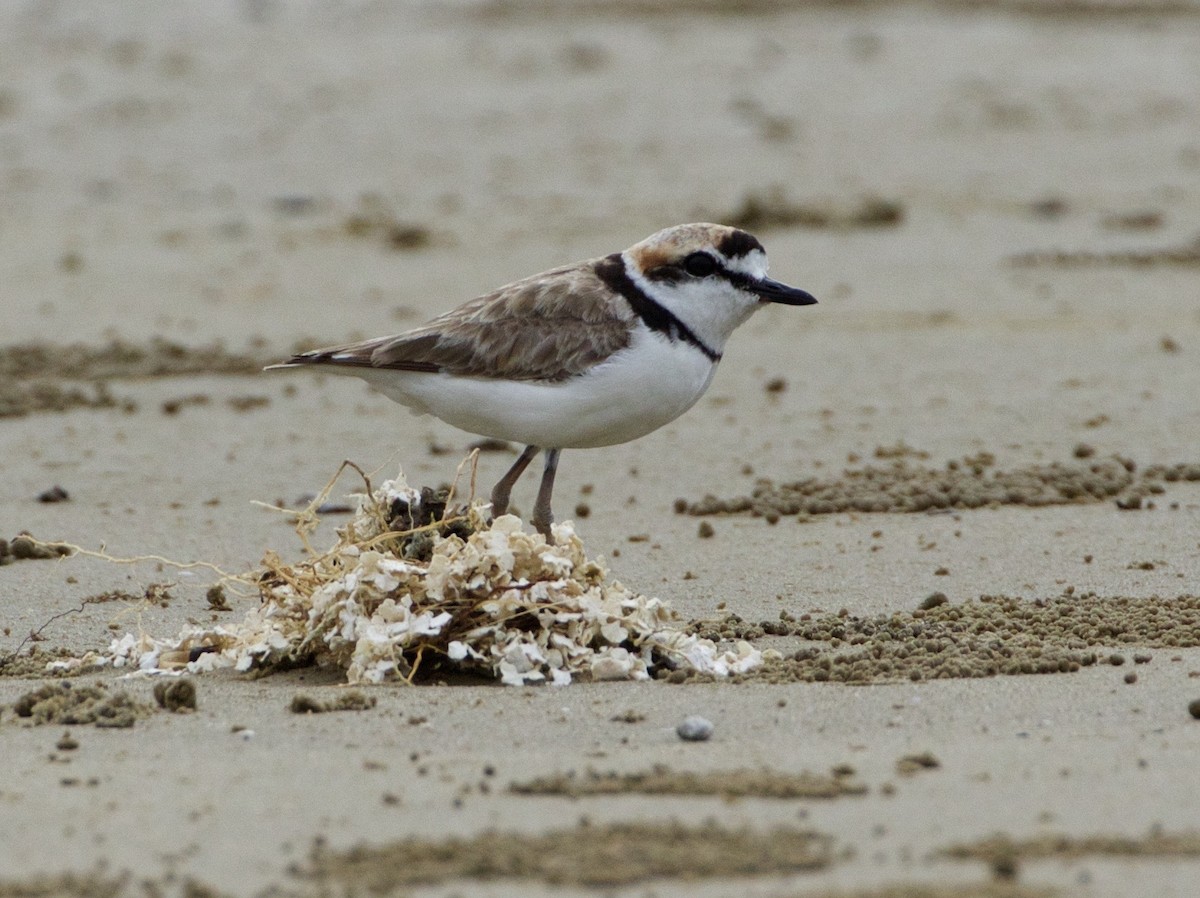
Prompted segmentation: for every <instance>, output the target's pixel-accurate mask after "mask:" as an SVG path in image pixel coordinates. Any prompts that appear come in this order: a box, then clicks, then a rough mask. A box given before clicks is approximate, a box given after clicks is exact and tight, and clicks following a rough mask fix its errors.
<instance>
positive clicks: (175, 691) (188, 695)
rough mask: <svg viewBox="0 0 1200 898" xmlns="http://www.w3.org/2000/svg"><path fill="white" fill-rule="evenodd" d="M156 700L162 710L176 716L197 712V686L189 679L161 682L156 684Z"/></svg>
mask: <svg viewBox="0 0 1200 898" xmlns="http://www.w3.org/2000/svg"><path fill="white" fill-rule="evenodd" d="M154 700H155V701H156V702H158V706H159V707H160V708H165V709H166V710H168V711H173V712H174V713H176V714H190V713H191V712H192V711H195V710H196V684H195V683H193V682H192V681H191V680H189V679H188V678H187V677H182V678H180V679H178V680H159V681H158V682H157V683H155V684H154Z"/></svg>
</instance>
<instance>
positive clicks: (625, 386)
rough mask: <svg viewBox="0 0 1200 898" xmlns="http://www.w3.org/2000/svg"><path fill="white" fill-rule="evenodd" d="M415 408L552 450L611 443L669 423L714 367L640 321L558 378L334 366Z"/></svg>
mask: <svg viewBox="0 0 1200 898" xmlns="http://www.w3.org/2000/svg"><path fill="white" fill-rule="evenodd" d="M328 370H332V371H336V372H338V373H341V374H353V375H356V376H358V377H361V378H362V379H363V380H365V381H367V383H369V384H370V385H371V386H372V387H374V388H375V389H377V390H379V392H381V393H383V394H384V395H385V396H387V397H388V398H390V399H394V400H395V401H396V402H399V403H401V404H402V405H406V406H408V407H409V408H411V409H413V410H414V411H416V412H421V413H428V414H431V415H434V416H435V417H437V418H441V419H442V420H443V421H445V422H446V423H447V424H452V425H454V426H455V427H458V428H460V429H462V430H465V431H468V432H469V433H476V434H480V435H481V436H486V437H494V438H495V439H500V440H511V441H512V442H516V443H524V444H527V445H531V446H541V447H543V448H548V449H549V448H554V449H587V448H594V447H596V446H612V445H614V444H616V443H625V442H628V441H629V440H634V439H637V438H638V437H641V436H645V435H646V434H648V433H650V432H651V431H653V430H657V429H658V428H659V427H662V426H663V425H664V424H666V423H668V422H670V421H674V420H675V419H676V418H678V417H679V416H680V415H682V414H683V413H684V412H686V411H687V410H688V409H689V408H691V407H692V406H693V405H694V404H695V403H696V400H697V399H699V398H700V397H701V396H702V395H703V394H704V391H705V390H706V389H708V385H709V383H710V382H711V381H712V377H713V373H714V371H715V370H716V365H715V364H713V363H712V362H711V361H709V359H708V358H707V357H706V356H705V355H704V354H703V353H702V352H700V350H698V349H696V348H695V347H694V346H691V345H689V344H687V343H683V342H681V341H676V342H672V341H670V340H668V339H666V338H665V337H663V336H661V335H659V334H657V333H654V332H652V331H650V330H649V329H647V328H646V327H644V326H641V325H639V326H638V328H637V329H636V330H635V331H634V339H633V342H632V343H631V344H630V346H629V347H628V348H627V349H624V350H622V351H621V352H618V353H616V354H615V355H613V356H612V358H610V359H608V360H607V361H605V362H602V363H600V364H599V365H596V366H594V367H593V368H590V369H589V370H588V371H587V372H586V373H584V374H581V375H580V376H578V377H573V378H570V379H569V380H566V381H562V382H559V383H546V382H541V381H506V380H494V379H490V378H484V377H455V376H453V375H450V374H425V373H420V372H411V371H395V370H389V369H382V368H376V369H373V368H337V367H331V368H330V369H328Z"/></svg>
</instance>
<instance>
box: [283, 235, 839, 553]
mask: <svg viewBox="0 0 1200 898" xmlns="http://www.w3.org/2000/svg"><path fill="white" fill-rule="evenodd" d="M815 302H816V300H815V299H814V298H813V297H812V296H811V295H810V294H809V293H807V292H805V291H804V290H799V289H797V288H795V287H789V286H787V285H786V284H781V283H779V282H778V281H774V280H771V279H770V278H768V277H767V255H766V252H765V251H764V250H763V247H762V244H761V243H759V242H758V240H757V239H755V238H754V237H753V236H751V235H750V234H748V233H746V232H745V231H742V230H739V229H737V228H731V227H726V226H724V225H717V224H706V223H702V224H684V225H677V226H675V227H672V228H667V229H666V230H663V231H659V232H658V233H657V234H653V235H651V236H650V237H647V238H646V239H645V240H643V241H641V242H640V243H636V244H634V245H633V246H631V247H630V248H629V249H627V250H625V251H624V252H620V253H613V254H612V255H609V256H604V257H602V258H599V259H589V260H587V261H585V262H576V263H575V264H573V265H566V266H563V267H562V268H554V269H551V270H550V271H547V272H544V273H542V274H536V275H534V276H533V277H529V278H525V279H524V280H520V281H517V282H516V283H513V284H509V285H508V286H506V287H501V288H500V289H498V290H496V291H494V292H492V293H488V294H486V295H484V296H480V297H479V298H477V299H473V300H471V301H470V302H468V303H465V304H464V305H461V306H459V307H458V308H456V309H453V310H452V311H449V312H446V313H445V314H443V315H440V316H438V317H437V318H434V319H433V320H432V321H430V322H429V323H428V324H425V325H423V326H421V327H418V328H416V329H414V330H410V331H408V332H406V333H403V334H398V335H396V336H392V337H379V338H377V339H374V340H365V341H363V342H361V343H352V344H349V345H345V346H334V347H330V348H328V349H317V350H313V351H311V352H303V353H300V354H299V355H295V356H293V357H292V358H290V359H289V360H288V361H286V362H283V363H281V364H278V365H271V366H270V368H295V367H303V366H310V365H313V366H320V367H321V368H322V369H324V370H329V371H334V372H338V373H342V374H353V375H355V376H357V377H361V378H362V379H363V380H365V381H367V383H369V384H370V385H371V386H373V387H374V388H375V389H377V390H379V391H380V392H381V393H383V394H384V395H385V396H388V397H389V398H391V399H394V400H395V401H396V402H399V403H401V404H402V405H406V406H408V407H409V408H410V409H412V410H414V411H416V412H419V413H428V414H431V415H434V416H435V417H438V418H441V419H442V420H443V421H445V422H446V423H447V424H452V425H454V426H455V427H458V428H460V429H462V430H466V431H469V432H471V433H476V434H480V435H482V436H486V437H493V438H495V439H500V440H508V441H512V442H517V443H523V444H525V449H524V451H523V452H522V453H521V454H520V456H519V457H518V458H517V460H516V463H515V464H513V466H512V467H511V468H510V469H509V470H508V472H507V473H506V474H505V475H504V476H503V477H501V478H500V481H499V483H497V484H496V487H495V489H493V490H492V513H493V514H494V515H501V514H504V513H505V512H506V511H507V510H508V502H509V496H510V494H511V492H512V488H513V486H514V485H515V484H516V482H517V480H518V479H519V478H520V476H521V474H522V473H524V471H525V469H526V468H527V467H528V466H529V463H530V462H531V461H532V460H533V457H534V456H535V455H536V454H537V453H538V452H539V451H543V452H544V453H545V467H544V469H543V471H542V482H541V486H540V488H539V489H538V494H537V500H536V502H535V504H534V507H533V516H532V523H533V525H534V527H536V528H537V530H538V531H539V532H541V533H542V534H544V535H545V536H546V537H547V538H549V537H550V524H551V523H552V522H553V520H554V515H553V513H552V512H551V509H550V498H551V493H552V492H553V490H554V475H555V472H556V471H557V469H558V456H559V453H560V452H561V451H562V450H563V449H589V448H595V447H599V446H611V445H614V444H616V443H624V442H627V441H629V440H633V439H636V438H638V437H641V436H645V435H646V434H648V433H650V432H651V431H653V430H657V429H658V428H659V427H662V426H663V425H664V424H666V423H668V422H670V421H673V420H675V419H676V418H677V417H679V416H680V415H682V414H683V413H684V412H685V411H687V410H688V409H689V408H691V407H692V406H693V405H694V404H695V403H696V400H698V399H699V398H700V397H701V396H702V395H703V394H704V391H705V390H706V389H708V385H709V383H710V382H711V381H712V378H713V373H714V372H715V371H716V369H717V363H718V362H719V361H720V360H721V353H722V352H723V351H724V349H725V341H726V340H728V339H729V336H730V334H732V333H733V331H734V329H735V328H736V327H737V326H738V325H739V324H741V323H742V322H744V321H745V320H746V319H747V318H749V317H750V316H751V315H752V314H753V313H754V312H755V311H757V310H758V309H759V308H761V307H762V306H764V305H765V304H767V303H783V304H785V305H792V306H804V305H811V304H812V303H815ZM268 370H269V369H268Z"/></svg>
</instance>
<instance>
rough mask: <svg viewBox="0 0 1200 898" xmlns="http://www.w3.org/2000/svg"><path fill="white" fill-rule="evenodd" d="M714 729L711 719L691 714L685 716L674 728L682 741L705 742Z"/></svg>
mask: <svg viewBox="0 0 1200 898" xmlns="http://www.w3.org/2000/svg"><path fill="white" fill-rule="evenodd" d="M714 729H715V727H714V726H713V724H712V721H711V720H707V719H705V718H703V717H699V716H697V715H695V714H693V715H692V716H691V717H685V718H684V719H683V723H681V724H680V725H679V726H677V727H676V728H675V732H676V733H678V734H679V738H680V739H682V740H683V741H684V742H707V741H708V739H709V738H710V737H711V736H712V734H713V730H714Z"/></svg>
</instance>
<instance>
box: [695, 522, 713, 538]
mask: <svg viewBox="0 0 1200 898" xmlns="http://www.w3.org/2000/svg"><path fill="white" fill-rule="evenodd" d="M696 532H697V534H698V535H699V536H700V538H701V539H708V538H709V537H711V536H712V535H713V534H714V533H716V532H717V531H716V530H715V529H713V525H712V524H710V523H709V522H708V521H701V522H700V528H699V529H698V530H697V531H696Z"/></svg>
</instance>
